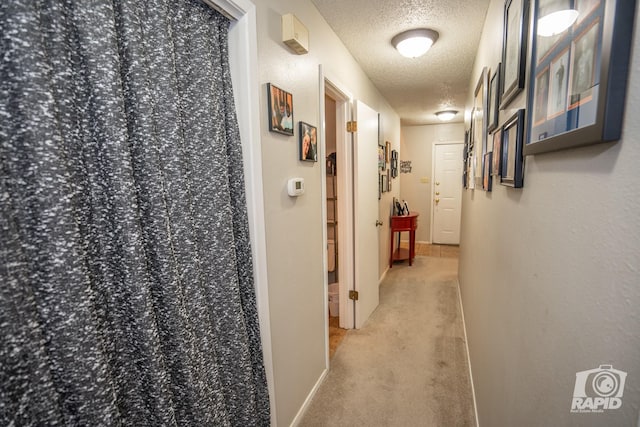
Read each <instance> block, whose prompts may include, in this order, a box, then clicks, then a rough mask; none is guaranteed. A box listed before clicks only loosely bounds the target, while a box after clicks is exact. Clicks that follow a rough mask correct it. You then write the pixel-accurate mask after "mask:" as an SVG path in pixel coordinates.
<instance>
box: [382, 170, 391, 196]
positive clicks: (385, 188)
mask: <svg viewBox="0 0 640 427" xmlns="http://www.w3.org/2000/svg"><path fill="white" fill-rule="evenodd" d="M388 181H389V180H388V178H387V174H386V173H385V172H383V173H381V174H380V188H381V190H380V191H381V192H382V193H386V192H387V191H388V189H389V184H388Z"/></svg>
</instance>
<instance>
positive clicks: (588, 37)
mask: <svg viewBox="0 0 640 427" xmlns="http://www.w3.org/2000/svg"><path fill="white" fill-rule="evenodd" d="M635 3H636V2H635V1H629V0H574V1H569V0H532V8H531V10H532V12H531V13H532V15H533V16H532V19H531V22H532V36H531V43H530V48H529V49H530V54H529V57H532V58H536V61H532V63H531V64H530V66H529V76H530V78H529V82H530V84H529V92H528V95H529V96H528V100H529V101H528V106H527V107H528V108H527V132H526V136H525V145H524V154H525V155H529V154H537V153H544V152H548V151H556V150H562V149H566V148H572V147H578V146H582V145H589V144H596V143H601V142H608V141H615V140H618V139H620V132H621V129H622V117H623V115H624V114H623V113H624V105H625V96H626V91H627V76H628V73H629V56H630V55H629V53H630V48H631V35H632V33H633V31H632V29H633V21H634V17H635V15H636V12H635ZM569 6H571V7H572V8H573V9H575V10H576V11H577V12H578V13H577V17H576V19H575V21H574V22H573V23H568V24H567V25H568V26H566V27H562V28H561V29H559V30H558V31H557V32H555V33H553V34H551V35H549V34H548V33H547V32H546V31H545V30H544V27H542V26H541V25H540V22H542V21H544V18H545V17H546V16H547V15H549V14H550V12H552V11H554V10H557V9H558V8H567V7H569ZM541 20H542V21H541ZM531 76H533V77H531ZM543 104H544V105H543Z"/></svg>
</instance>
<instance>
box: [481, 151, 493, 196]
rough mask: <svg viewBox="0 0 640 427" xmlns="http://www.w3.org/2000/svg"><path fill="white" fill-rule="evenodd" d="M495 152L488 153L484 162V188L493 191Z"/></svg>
mask: <svg viewBox="0 0 640 427" xmlns="http://www.w3.org/2000/svg"><path fill="white" fill-rule="evenodd" d="M492 156H493V153H492V152H490V153H486V154H485V155H484V161H483V162H482V189H483V190H484V191H491V166H492V161H491V159H492Z"/></svg>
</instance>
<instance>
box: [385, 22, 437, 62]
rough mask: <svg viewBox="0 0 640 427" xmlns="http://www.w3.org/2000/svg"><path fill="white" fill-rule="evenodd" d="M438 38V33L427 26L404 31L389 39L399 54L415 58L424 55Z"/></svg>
mask: <svg viewBox="0 0 640 427" xmlns="http://www.w3.org/2000/svg"><path fill="white" fill-rule="evenodd" d="M436 40H438V33H437V32H435V31H433V30H429V29H427V28H418V29H415V30H409V31H404V32H402V33H400V34H398V35H396V36H395V37H393V38H392V39H391V44H392V45H393V47H395V48H396V49H397V50H398V52H400V55H402V56H406V57H407V58H417V57H419V56H422V55H424V54H425V53H427V51H428V50H429V49H430V48H431V46H433V44H434V43H435V42H436Z"/></svg>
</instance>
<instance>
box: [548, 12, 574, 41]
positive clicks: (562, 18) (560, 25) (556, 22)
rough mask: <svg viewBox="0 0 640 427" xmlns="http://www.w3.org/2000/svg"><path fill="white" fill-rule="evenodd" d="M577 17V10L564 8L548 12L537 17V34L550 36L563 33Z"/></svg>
mask: <svg viewBox="0 0 640 427" xmlns="http://www.w3.org/2000/svg"><path fill="white" fill-rule="evenodd" d="M576 19H578V11H577V10H575V9H564V10H558V11H556V12H553V13H550V14H548V15H545V16H543V17H542V18H540V19H538V35H539V36H542V37H551V36H555V35H557V34H560V33H563V32H564V31H565V30H566V29H567V28H569V27H570V26H572V25H573V23H574V22H576Z"/></svg>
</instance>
